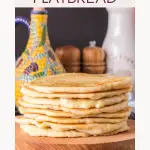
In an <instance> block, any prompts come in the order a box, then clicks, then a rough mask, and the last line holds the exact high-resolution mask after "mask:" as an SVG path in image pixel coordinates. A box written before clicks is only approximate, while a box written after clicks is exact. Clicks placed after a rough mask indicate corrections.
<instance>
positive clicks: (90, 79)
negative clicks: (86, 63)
mask: <svg viewBox="0 0 150 150" xmlns="http://www.w3.org/2000/svg"><path fill="white" fill-rule="evenodd" d="M130 85H131V78H130V77H117V76H108V75H107V76H101V75H95V76H93V75H92V74H87V75H85V73H84V75H82V73H79V74H77V73H76V74H73V73H70V74H63V75H62V74H61V75H59V74H58V75H54V76H47V77H45V78H43V79H39V80H35V81H33V82H30V83H29V84H28V87H29V88H31V89H34V90H36V91H38V92H43V93H90V92H99V91H108V90H116V89H122V88H126V87H129V86H130Z"/></svg>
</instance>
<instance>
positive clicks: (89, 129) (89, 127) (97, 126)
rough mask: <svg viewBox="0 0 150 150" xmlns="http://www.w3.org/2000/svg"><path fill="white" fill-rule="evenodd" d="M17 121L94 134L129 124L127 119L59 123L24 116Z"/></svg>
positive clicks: (59, 129)
mask: <svg viewBox="0 0 150 150" xmlns="http://www.w3.org/2000/svg"><path fill="white" fill-rule="evenodd" d="M16 122H17V123H19V124H25V125H35V126H37V127H38V128H42V129H44V128H51V129H53V130H55V131H69V130H77V131H83V132H85V133H89V134H94V135H96V134H104V133H109V132H112V131H115V130H118V129H120V128H121V127H122V126H124V125H127V122H126V121H122V122H119V123H115V124H110V123H93V124H60V123H59V124H58V123H52V122H37V121H36V120H33V119H28V118H24V117H20V118H16ZM95 131H97V132H95Z"/></svg>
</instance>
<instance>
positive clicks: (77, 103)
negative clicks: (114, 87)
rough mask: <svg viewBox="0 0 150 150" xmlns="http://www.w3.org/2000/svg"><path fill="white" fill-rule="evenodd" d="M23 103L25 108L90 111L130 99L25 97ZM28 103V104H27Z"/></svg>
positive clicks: (114, 97) (126, 95)
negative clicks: (56, 107) (61, 108)
mask: <svg viewBox="0 0 150 150" xmlns="http://www.w3.org/2000/svg"><path fill="white" fill-rule="evenodd" d="M22 99H23V101H22V100H21V101H19V103H20V105H22V106H24V107H33V108H41V107H36V105H44V106H45V107H43V108H49V106H48V105H53V106H61V107H66V108H83V109H89V108H94V107H95V108H101V107H105V106H108V105H113V104H116V103H119V102H121V101H123V100H127V99H128V94H122V95H118V96H113V97H109V98H102V99H99V100H90V99H69V98H68V99H67V98H54V99H52V98H34V97H28V96H23V98H22ZM25 102H26V103H25ZM30 104H36V105H30Z"/></svg>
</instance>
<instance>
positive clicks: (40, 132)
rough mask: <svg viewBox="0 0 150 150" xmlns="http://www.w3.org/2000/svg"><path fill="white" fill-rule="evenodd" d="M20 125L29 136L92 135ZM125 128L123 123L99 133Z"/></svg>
mask: <svg viewBox="0 0 150 150" xmlns="http://www.w3.org/2000/svg"><path fill="white" fill-rule="evenodd" d="M20 127H21V128H22V129H23V130H24V132H27V133H28V134H29V135H30V136H47V137H88V136H92V135H90V134H88V133H85V132H79V131H76V130H70V131H63V132H60V131H55V130H52V129H50V128H48V129H40V128H37V127H36V126H34V125H21V126H20ZM127 130H129V127H128V126H126V125H125V126H123V127H122V128H120V129H118V130H115V131H112V132H110V133H106V134H100V135H102V136H103V135H107V136H108V135H114V134H117V133H120V132H124V131H127ZM94 136H95V135H94ZM97 136H98V135H97Z"/></svg>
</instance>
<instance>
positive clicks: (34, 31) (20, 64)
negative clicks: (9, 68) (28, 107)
mask: <svg viewBox="0 0 150 150" xmlns="http://www.w3.org/2000/svg"><path fill="white" fill-rule="evenodd" d="M47 17H48V15H47V11H46V10H45V9H44V8H38V9H37V8H34V9H33V10H32V11H31V23H30V34H29V40H28V43H27V46H26V49H25V50H24V52H23V53H22V55H21V57H20V58H19V59H18V60H17V62H16V70H15V71H16V105H18V103H17V102H18V100H19V99H20V98H21V97H22V95H21V93H20V88H21V86H22V85H23V84H24V83H27V82H31V81H33V80H36V79H37V78H43V77H45V76H48V75H53V74H59V73H63V72H65V69H64V67H63V66H62V64H61V63H60V61H59V59H58V58H57V57H56V55H55V53H54V51H53V49H52V47H51V44H50V41H49V37H48V29H47ZM22 20H23V19H22Z"/></svg>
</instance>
